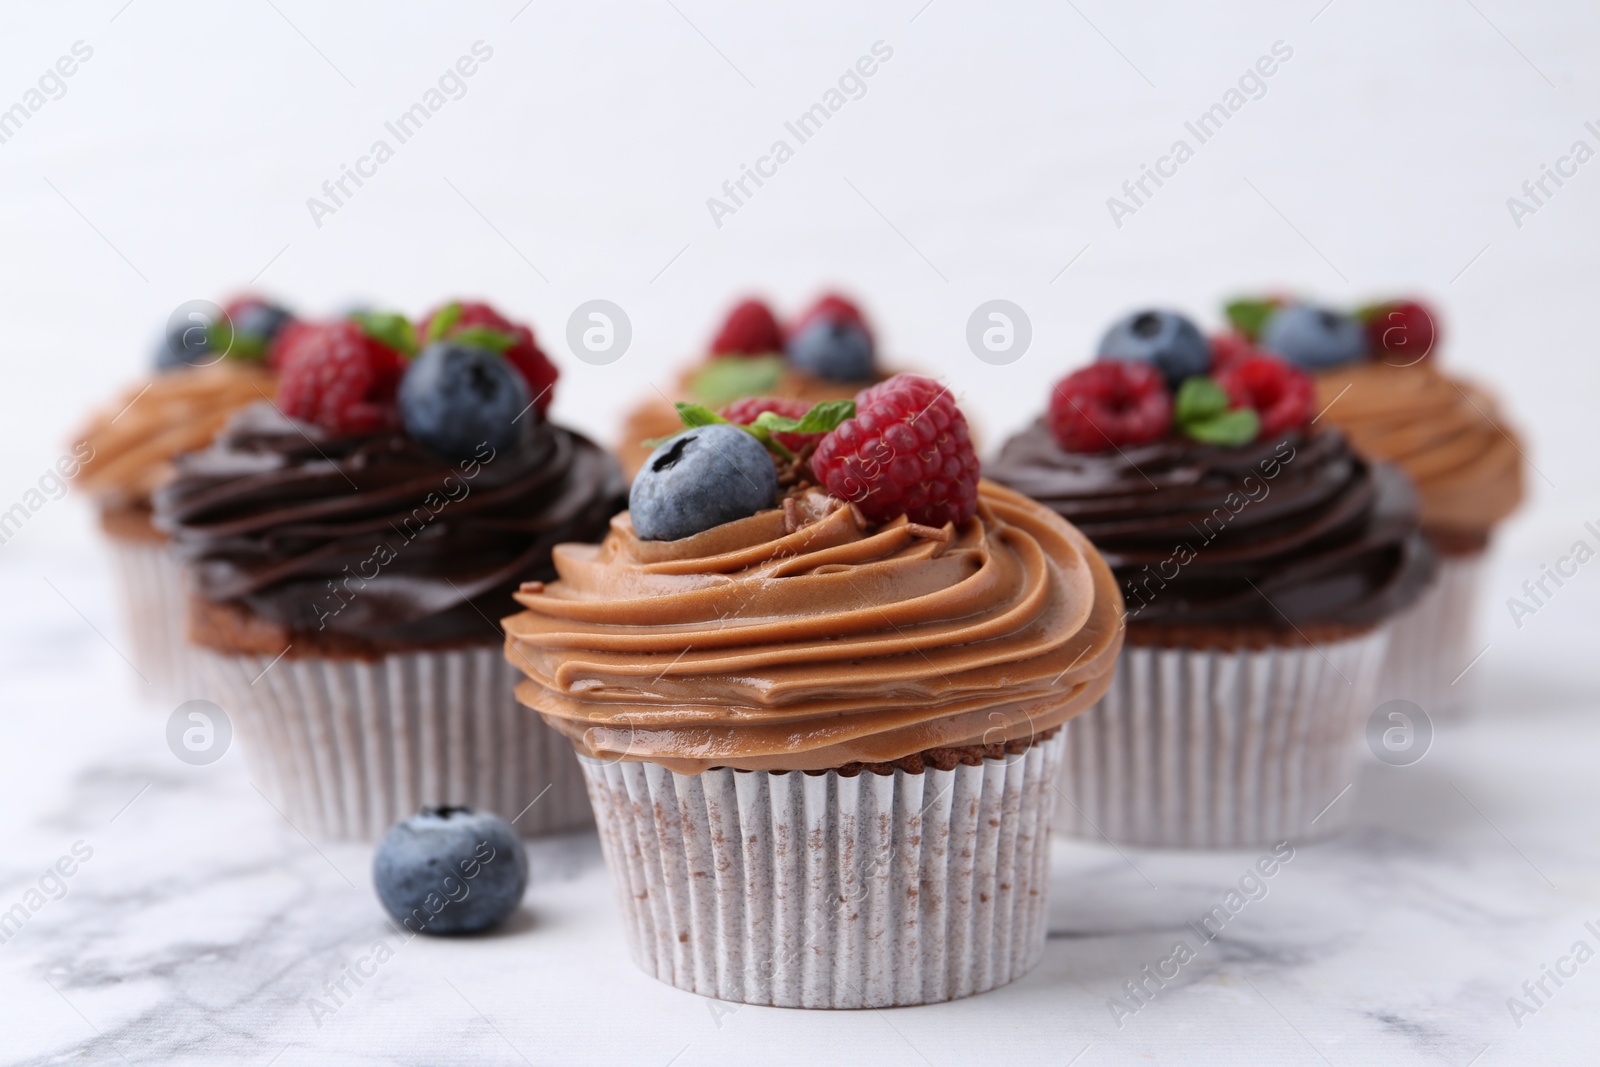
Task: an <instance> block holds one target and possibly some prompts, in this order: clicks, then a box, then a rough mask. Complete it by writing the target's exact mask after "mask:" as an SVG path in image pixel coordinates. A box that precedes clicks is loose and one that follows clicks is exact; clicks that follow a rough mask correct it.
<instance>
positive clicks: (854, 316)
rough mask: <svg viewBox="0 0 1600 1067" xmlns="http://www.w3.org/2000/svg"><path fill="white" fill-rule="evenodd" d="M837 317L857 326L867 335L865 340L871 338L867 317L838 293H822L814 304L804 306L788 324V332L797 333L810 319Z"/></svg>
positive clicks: (841, 320)
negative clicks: (797, 315) (798, 314)
mask: <svg viewBox="0 0 1600 1067" xmlns="http://www.w3.org/2000/svg"><path fill="white" fill-rule="evenodd" d="M824 318H825V319H837V320H838V321H840V322H848V323H852V324H853V325H856V326H859V327H860V328H861V332H862V333H864V334H866V335H867V340H869V341H870V340H872V329H871V328H870V327H869V326H868V325H867V317H866V316H865V315H863V314H861V309H860V308H858V307H856V305H855V304H854V303H853V302H852V301H850V300H848V299H846V298H845V297H842V296H840V295H839V294H838V293H824V294H822V296H820V297H819V298H818V299H817V302H816V303H815V304H812V305H811V306H810V307H808V308H806V309H805V310H804V311H802V312H801V313H800V316H799V317H798V318H796V319H795V320H794V322H793V323H792V324H790V326H789V333H790V334H797V333H799V332H800V331H801V330H803V329H805V327H806V326H808V325H809V324H810V323H811V320H812V319H824Z"/></svg>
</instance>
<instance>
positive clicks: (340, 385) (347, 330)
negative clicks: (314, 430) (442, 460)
mask: <svg viewBox="0 0 1600 1067" xmlns="http://www.w3.org/2000/svg"><path fill="white" fill-rule="evenodd" d="M279 369H280V375H279V378H278V406H279V407H280V408H282V409H283V413H284V414H285V415H288V416H289V417H290V418H295V419H300V420H302V421H305V422H310V423H314V424H315V425H317V426H320V427H322V428H323V429H325V430H327V431H329V432H330V433H336V434H358V433H370V432H371V431H373V430H379V429H383V428H385V427H391V426H395V425H397V424H398V422H399V416H398V414H397V413H396V409H395V390H396V389H397V388H399V385H400V377H401V375H403V374H404V373H405V360H404V359H403V358H402V357H401V355H400V353H398V352H396V351H395V350H394V349H392V348H389V347H388V346H387V345H384V344H380V343H379V342H378V341H375V340H373V339H372V338H370V337H368V336H367V335H366V334H365V333H363V332H362V330H361V327H360V325H358V324H357V323H355V322H349V321H345V322H325V323H317V324H312V325H307V326H306V328H305V329H303V330H300V331H299V332H298V333H296V335H295V338H294V343H293V344H292V345H290V346H288V347H287V348H285V350H284V352H283V355H282V359H281V361H280V368H279Z"/></svg>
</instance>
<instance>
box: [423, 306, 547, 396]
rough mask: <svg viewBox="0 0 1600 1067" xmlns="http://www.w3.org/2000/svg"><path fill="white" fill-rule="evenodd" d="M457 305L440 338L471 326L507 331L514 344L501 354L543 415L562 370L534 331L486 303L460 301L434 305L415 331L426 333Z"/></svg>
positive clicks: (425, 334)
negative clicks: (436, 318) (437, 318)
mask: <svg viewBox="0 0 1600 1067" xmlns="http://www.w3.org/2000/svg"><path fill="white" fill-rule="evenodd" d="M449 307H459V308H460V309H461V314H460V316H459V317H458V318H457V319H456V320H455V322H453V323H451V324H450V327H449V328H448V329H446V330H445V331H444V333H443V334H441V335H440V339H443V338H450V337H455V336H456V335H457V334H459V333H461V332H462V331H463V330H468V329H471V328H472V327H475V326H477V327H485V328H487V329H490V330H494V331H496V332H498V333H503V334H508V335H509V336H510V337H511V338H512V340H513V343H512V345H511V347H510V348H508V349H506V350H505V351H504V352H502V353H501V354H502V355H503V356H505V357H506V359H508V360H510V361H511V365H512V366H513V367H515V368H517V370H518V371H519V372H521V374H522V380H523V381H524V382H526V383H527V384H528V396H529V397H531V398H532V399H533V406H534V408H535V409H537V410H538V412H539V414H541V415H543V414H544V413H545V411H546V410H547V409H548V408H549V407H550V401H551V400H552V399H553V398H554V395H555V384H556V379H557V378H558V377H560V374H561V372H560V371H558V370H556V365H555V364H554V363H552V362H550V357H549V356H546V355H545V354H544V351H543V350H542V349H541V348H540V347H539V343H538V342H537V341H535V340H534V339H533V331H532V330H530V329H528V327H526V326H523V325H521V324H520V323H514V322H512V321H511V320H510V319H508V318H506V317H505V316H504V315H502V314H500V313H499V312H498V311H496V310H495V309H494V308H492V307H490V306H489V305H488V304H480V303H469V302H467V301H460V302H458V303H455V304H446V305H445V306H444V307H440V308H435V309H434V310H433V311H431V312H429V313H428V316H427V317H426V318H424V319H423V320H422V323H421V325H420V326H419V327H418V329H417V333H418V334H419V335H420V336H422V337H427V336H428V335H429V328H430V327H431V326H432V325H433V319H434V316H436V315H438V314H439V313H440V312H441V311H444V310H445V308H449Z"/></svg>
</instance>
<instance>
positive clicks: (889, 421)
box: [811, 374, 979, 527]
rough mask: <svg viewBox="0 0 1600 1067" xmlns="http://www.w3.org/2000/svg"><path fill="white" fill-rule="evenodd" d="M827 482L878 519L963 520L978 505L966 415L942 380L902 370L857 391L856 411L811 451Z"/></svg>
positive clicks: (824, 483)
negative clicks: (901, 516)
mask: <svg viewBox="0 0 1600 1067" xmlns="http://www.w3.org/2000/svg"><path fill="white" fill-rule="evenodd" d="M811 471H812V473H813V474H814V475H816V478H817V481H818V482H820V483H821V484H822V486H823V487H824V488H825V489H827V490H828V492H830V493H832V494H833V495H834V496H836V497H838V498H839V499H841V500H846V501H849V502H850V503H852V504H855V505H856V506H857V507H858V508H860V509H861V512H862V514H863V515H865V516H866V517H867V518H868V519H871V520H873V521H875V522H888V521H890V520H892V519H894V518H897V517H898V516H900V515H904V516H905V517H906V518H907V519H909V520H910V521H911V522H915V523H921V524H922V525H924V526H935V527H938V526H943V525H944V524H945V523H947V522H953V523H957V524H959V523H962V522H965V521H966V520H967V519H968V518H969V517H971V515H972V513H973V511H974V510H976V509H977V506H978V476H979V468H978V457H977V455H976V454H975V453H974V452H973V450H972V440H971V438H970V437H969V436H968V433H967V418H966V416H965V415H963V414H962V413H961V409H960V408H958V407H957V406H956V402H955V399H954V398H953V397H951V395H950V392H949V390H948V389H946V388H945V387H944V386H942V385H940V384H939V383H938V382H936V381H934V380H933V379H931V378H924V377H921V376H920V375H916V374H897V375H895V376H894V377H893V378H890V379H889V380H888V381H886V382H880V383H879V384H877V385H874V386H872V387H871V388H869V389H864V390H862V391H861V392H860V393H859V394H858V395H857V396H856V413H855V416H854V417H853V418H849V419H846V420H845V421H844V422H843V423H841V424H840V425H839V427H838V428H837V429H835V430H833V431H832V432H831V433H829V434H828V435H827V436H826V437H824V438H823V439H822V440H821V442H820V443H818V445H817V450H816V451H815V452H813V453H812V454H811Z"/></svg>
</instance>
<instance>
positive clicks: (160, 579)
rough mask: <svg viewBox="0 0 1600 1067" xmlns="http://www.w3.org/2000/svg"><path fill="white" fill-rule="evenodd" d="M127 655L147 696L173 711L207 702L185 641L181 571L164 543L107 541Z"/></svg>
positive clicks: (196, 661)
mask: <svg viewBox="0 0 1600 1067" xmlns="http://www.w3.org/2000/svg"><path fill="white" fill-rule="evenodd" d="M106 540H107V543H108V544H109V545H110V549H111V567H112V573H113V574H114V575H115V579H116V587H117V591H118V597H119V599H120V600H121V608H122V617H123V621H124V626H125V628H126V634H127V641H128V653H129V656H130V658H131V659H132V660H133V663H134V666H135V668H136V669H137V670H138V672H139V673H140V674H141V675H143V676H144V678H145V680H147V681H148V682H149V683H150V687H149V689H150V692H149V696H150V697H151V698H152V699H153V700H155V701H157V702H158V703H162V704H167V705H170V706H172V707H176V706H177V705H179V704H181V703H182V702H183V701H185V700H192V699H194V698H196V697H209V696H211V694H210V693H208V692H207V691H206V679H205V675H204V673H203V672H202V670H201V667H200V661H199V658H198V656H197V655H196V654H195V650H194V647H193V646H192V645H190V644H189V641H188V636H187V635H188V615H187V612H188V595H187V593H186V591H185V588H186V587H185V585H184V577H183V568H182V566H180V565H179V563H178V561H177V560H176V559H174V558H173V556H172V552H171V551H170V548H169V546H168V544H167V542H166V541H164V540H163V541H147V540H141V539H138V538H130V537H108V538H107V539H106Z"/></svg>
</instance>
